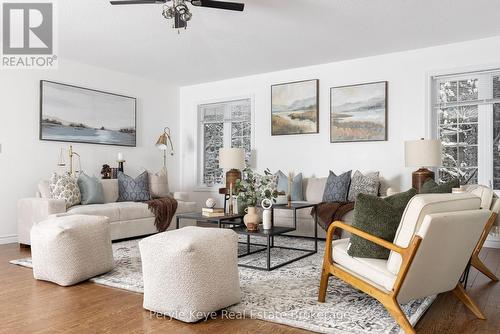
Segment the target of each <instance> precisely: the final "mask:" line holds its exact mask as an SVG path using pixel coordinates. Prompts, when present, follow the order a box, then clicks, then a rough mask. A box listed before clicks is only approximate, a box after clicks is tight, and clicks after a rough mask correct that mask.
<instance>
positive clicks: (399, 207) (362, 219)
mask: <svg viewBox="0 0 500 334" xmlns="http://www.w3.org/2000/svg"><path fill="white" fill-rule="evenodd" d="M416 194H417V191H416V190H415V189H413V188H412V189H410V190H408V191H405V192H403V193H399V194H395V195H392V196H389V197H386V198H380V197H377V196H373V195H366V194H359V195H358V197H357V198H356V202H355V204H354V223H353V224H352V226H353V227H356V228H357V229H360V230H363V231H365V232H367V233H369V234H372V235H374V236H377V237H379V238H382V239H384V240H387V241H389V242H393V241H394V237H395V235H396V231H397V229H398V226H399V223H400V221H401V217H402V216H403V213H404V210H405V208H406V205H407V204H408V202H409V201H410V199H411V198H412V197H413V196H415V195H416ZM389 253H390V250H388V249H385V248H384V247H382V246H379V245H377V244H375V243H373V242H371V241H368V240H366V239H363V238H361V237H358V236H356V235H352V236H351V240H350V245H349V249H348V250H347V254H349V255H350V256H355V257H369V258H374V259H387V258H389Z"/></svg>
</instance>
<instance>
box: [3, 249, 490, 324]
mask: <svg viewBox="0 0 500 334" xmlns="http://www.w3.org/2000/svg"><path fill="white" fill-rule="evenodd" d="M29 255H30V253H29V249H19V247H18V245H17V244H10V245H0V321H1V323H0V333H16V334H21V333H40V334H41V333H68V332H71V333H144V332H147V333H157V332H158V333H160V332H162V333H166V332H168V333H180V334H197V333H271V332H272V333H273V334H281V333H286V334H296V333H308V332H307V331H303V330H299V329H296V328H292V327H288V326H283V325H277V324H273V323H269V322H265V321H258V320H250V319H243V320H228V319H216V320H209V321H206V322H200V323H196V324H184V323H182V322H179V321H175V320H174V321H168V320H165V319H157V318H155V317H154V316H150V313H149V312H148V311H146V310H144V309H143V308H142V295H141V294H136V293H131V292H127V291H122V290H118V289H113V288H109V287H104V286H100V285H97V284H93V283H82V284H78V285H76V286H73V287H70V288H63V287H59V286H57V285H54V284H51V283H47V282H42V281H36V280H34V279H33V274H32V271H31V270H30V269H27V268H22V267H19V266H15V265H11V264H9V263H8V261H9V260H12V259H17V258H22V257H28V256H29ZM480 257H481V259H482V260H483V261H484V263H485V264H486V265H487V266H488V267H489V268H490V269H491V270H492V272H494V273H496V275H497V276H500V249H487V248H485V249H483V250H482V252H481V254H480ZM318 286H319V280H318ZM467 291H468V293H469V294H470V295H471V297H472V298H473V299H474V300H475V301H476V302H477V303H478V305H479V307H480V308H481V309H482V310H483V312H484V313H485V315H486V317H487V319H488V320H486V321H483V320H478V319H476V318H475V317H474V316H473V315H472V314H471V313H470V312H469V311H468V310H467V309H466V308H465V306H464V305H462V304H461V303H460V302H459V301H458V300H457V299H456V297H455V296H454V295H453V294H452V293H451V292H450V293H446V294H442V295H440V296H439V297H438V299H437V300H436V301H435V302H434V304H433V305H432V307H431V308H430V309H429V311H428V312H427V313H426V314H425V316H424V317H423V318H422V319H421V320H420V322H419V323H418V324H417V326H416V330H417V332H418V333H454V334H458V333H495V334H498V333H500V283H496V284H495V283H492V282H489V280H488V279H487V278H486V277H485V276H484V275H482V274H478V272H477V271H476V270H475V269H474V270H472V271H471V275H470V277H469V284H468V288H467Z"/></svg>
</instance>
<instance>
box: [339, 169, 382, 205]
mask: <svg viewBox="0 0 500 334" xmlns="http://www.w3.org/2000/svg"><path fill="white" fill-rule="evenodd" d="M379 175H380V174H379V172H371V173H366V174H365V175H363V173H361V172H360V171H359V170H357V171H356V172H354V175H353V176H352V177H351V185H350V186H349V194H348V195H347V200H348V201H349V202H354V201H356V197H357V196H358V195H359V194H367V195H373V196H377V195H378V191H379V188H380V176H379Z"/></svg>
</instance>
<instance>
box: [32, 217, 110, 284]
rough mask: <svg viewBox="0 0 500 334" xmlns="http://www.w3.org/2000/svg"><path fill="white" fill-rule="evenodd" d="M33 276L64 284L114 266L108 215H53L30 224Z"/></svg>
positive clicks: (74, 282)
mask: <svg viewBox="0 0 500 334" xmlns="http://www.w3.org/2000/svg"><path fill="white" fill-rule="evenodd" d="M31 257H32V261H33V276H34V277H35V278H36V279H39V280H44V281H50V282H54V283H57V284H59V285H62V286H68V285H73V284H76V283H79V282H81V281H84V280H87V279H89V278H91V277H94V276H97V275H100V274H103V273H106V272H108V271H110V270H111V269H113V266H114V261H113V250H112V248H111V234H110V227H109V222H108V218H107V217H101V216H90V215H67V216H53V217H51V218H49V219H47V220H45V221H43V222H41V223H38V224H35V225H34V226H33V227H32V228H31Z"/></svg>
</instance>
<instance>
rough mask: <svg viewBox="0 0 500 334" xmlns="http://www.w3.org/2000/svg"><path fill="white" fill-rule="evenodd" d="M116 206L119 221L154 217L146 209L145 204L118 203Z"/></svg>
mask: <svg viewBox="0 0 500 334" xmlns="http://www.w3.org/2000/svg"><path fill="white" fill-rule="evenodd" d="M117 204H118V205H117V207H118V210H119V212H120V220H121V221H125V220H134V219H140V218H148V217H154V214H153V213H152V212H151V210H149V209H148V205H147V204H146V203H141V202H119V203H117Z"/></svg>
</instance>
